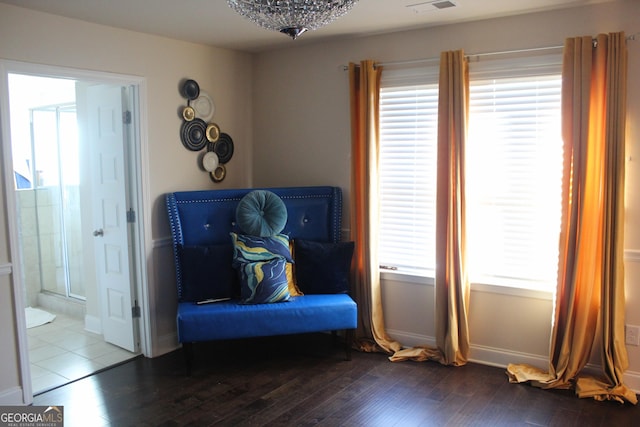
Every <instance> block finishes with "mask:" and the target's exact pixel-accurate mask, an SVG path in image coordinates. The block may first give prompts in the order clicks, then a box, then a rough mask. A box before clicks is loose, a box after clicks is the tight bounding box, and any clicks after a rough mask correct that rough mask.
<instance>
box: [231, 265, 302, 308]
mask: <svg viewBox="0 0 640 427" xmlns="http://www.w3.org/2000/svg"><path fill="white" fill-rule="evenodd" d="M286 267H287V261H286V260H285V259H284V258H280V257H279V258H274V259H271V260H268V261H257V262H245V263H242V264H241V265H240V268H239V270H240V282H241V286H240V292H241V298H242V302H243V303H245V304H264V303H272V302H282V301H288V300H289V297H290V294H289V284H288V281H287V273H286Z"/></svg>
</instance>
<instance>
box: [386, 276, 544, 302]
mask: <svg viewBox="0 0 640 427" xmlns="http://www.w3.org/2000/svg"><path fill="white" fill-rule="evenodd" d="M380 280H382V281H394V282H403V283H412V284H415V285H426V286H434V285H435V280H434V278H433V277H427V276H422V275H419V274H416V273H410V272H406V273H405V272H398V271H387V270H380ZM471 291H473V292H485V293H494V294H500V295H511V296H516V297H520V298H534V299H542V300H548V301H552V300H553V296H554V292H553V291H548V290H541V289H532V288H526V287H516V286H505V285H495V284H486V283H471Z"/></svg>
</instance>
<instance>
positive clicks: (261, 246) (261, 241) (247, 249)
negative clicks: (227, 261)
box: [231, 232, 293, 264]
mask: <svg viewBox="0 0 640 427" xmlns="http://www.w3.org/2000/svg"><path fill="white" fill-rule="evenodd" d="M231 242H232V243H233V262H234V264H238V263H243V262H256V261H268V260H270V259H274V258H277V257H281V258H284V259H285V260H287V261H288V262H293V259H291V250H290V249H289V236H287V235H285V234H276V235H273V236H267V237H258V236H250V235H248V234H237V233H233V232H232V233H231Z"/></svg>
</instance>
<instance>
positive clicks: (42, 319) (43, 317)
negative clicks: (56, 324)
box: [24, 307, 56, 329]
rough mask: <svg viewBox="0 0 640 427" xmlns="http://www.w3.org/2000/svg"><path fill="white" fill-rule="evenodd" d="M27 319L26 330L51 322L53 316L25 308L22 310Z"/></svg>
mask: <svg viewBox="0 0 640 427" xmlns="http://www.w3.org/2000/svg"><path fill="white" fill-rule="evenodd" d="M24 311H25V314H26V318H27V329H29V328H35V327H36V326H40V325H44V324H46V323H49V322H53V319H55V318H56V316H55V314H51V313H48V312H46V311H44V310H40V309H39V308H33V307H27V308H25V309H24Z"/></svg>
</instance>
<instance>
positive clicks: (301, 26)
mask: <svg viewBox="0 0 640 427" xmlns="http://www.w3.org/2000/svg"><path fill="white" fill-rule="evenodd" d="M227 2H228V3H229V6H231V8H232V9H233V10H235V11H236V12H238V13H239V14H240V15H242V16H244V17H245V18H248V19H250V20H251V21H253V22H255V23H256V24H258V25H260V26H261V27H264V28H267V29H269V30H276V31H280V32H281V33H283V34H286V35H288V36H290V37H291V38H292V39H294V40H295V39H296V37H298V36H299V35H300V34H302V33H304V32H305V31H307V30H316V29H318V28H320V27H322V26H324V25H327V24H328V23H330V22H332V21H334V20H335V19H337V18H339V17H340V16H342V15H344V14H345V13H347V12H348V11H349V9H351V7H353V5H354V4H356V3H357V2H358V0H227Z"/></svg>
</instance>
